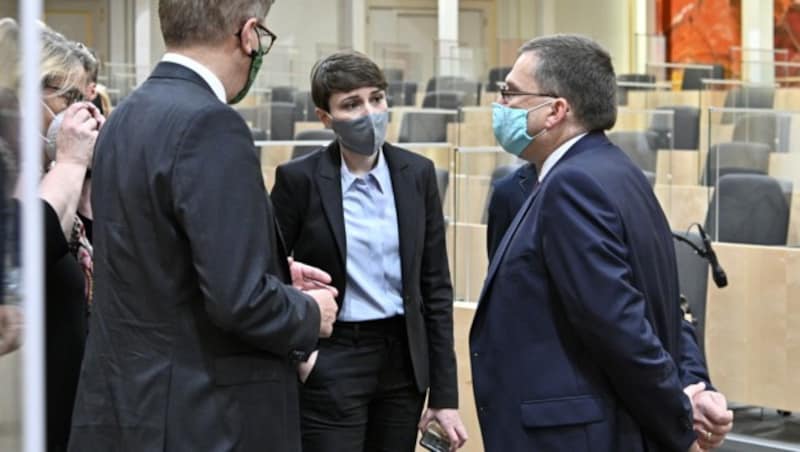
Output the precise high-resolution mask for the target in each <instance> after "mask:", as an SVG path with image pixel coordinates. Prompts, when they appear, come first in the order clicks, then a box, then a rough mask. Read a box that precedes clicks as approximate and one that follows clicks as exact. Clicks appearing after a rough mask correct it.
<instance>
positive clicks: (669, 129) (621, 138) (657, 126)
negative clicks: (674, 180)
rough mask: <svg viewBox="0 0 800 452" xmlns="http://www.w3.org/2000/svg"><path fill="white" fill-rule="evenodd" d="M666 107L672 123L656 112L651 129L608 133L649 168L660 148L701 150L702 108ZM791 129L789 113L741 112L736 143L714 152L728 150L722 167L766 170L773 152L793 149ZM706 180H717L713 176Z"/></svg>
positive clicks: (654, 162) (723, 146)
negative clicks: (670, 112)
mask: <svg viewBox="0 0 800 452" xmlns="http://www.w3.org/2000/svg"><path fill="white" fill-rule="evenodd" d="M663 110H671V111H673V116H672V119H673V122H672V123H668V122H669V121H668V120H669V119H670V118H669V116H668V115H654V116H653V119H652V121H651V124H650V127H648V129H647V130H643V131H614V132H610V133H609V134H608V137H609V139H610V140H611V141H612V142H614V143H615V144H617V146H619V147H621V148H622V149H623V150H624V151H625V152H626V153H627V154H628V155H629V156H630V157H631V159H632V160H633V161H634V162H636V163H637V165H639V166H640V167H641V168H642V169H644V170H646V171H655V164H656V153H657V151H658V150H659V149H678V150H696V149H698V145H699V141H700V111H699V109H697V108H695V107H664V108H663ZM790 128H791V116H789V115H779V114H774V113H763V114H760V113H751V114H746V115H740V116H739V117H738V118H737V119H736V122H735V124H734V126H733V136H732V142H730V143H720V144H717V145H714V146H712V148H711V152H712V153H714V154H720V155H723V153H724V155H725V156H726V157H725V159H726V160H730V163H728V162H725V163H724V164H723V165H721V166H724V167H732V168H744V169H746V168H751V169H753V170H754V171H756V172H763V173H766V168H767V163H768V159H769V153H770V152H789V149H790V142H789V137H790V133H791V129H790ZM709 158H711V154H709ZM714 158H716V155H714ZM711 161H712V162H716V161H717V160H711ZM750 162H753V163H752V164H751V163H750ZM707 166H708V165H707ZM706 180H712V181H713V179H706ZM712 184H713V182H712Z"/></svg>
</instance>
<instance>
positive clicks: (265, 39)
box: [236, 23, 278, 55]
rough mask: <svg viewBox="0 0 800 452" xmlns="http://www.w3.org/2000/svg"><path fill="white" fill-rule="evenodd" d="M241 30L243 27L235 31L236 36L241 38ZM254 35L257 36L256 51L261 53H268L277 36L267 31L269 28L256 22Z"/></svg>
mask: <svg viewBox="0 0 800 452" xmlns="http://www.w3.org/2000/svg"><path fill="white" fill-rule="evenodd" d="M242 31H244V29H242V30H239V31H238V32H236V36H237V37H239V38H241V37H242ZM256 36H258V51H259V52H260V53H261V55H266V54H268V53H269V51H270V50H271V49H272V46H273V45H275V41H276V40H277V39H278V36H277V35H276V34H275V33H273V32H271V31H269V28H267V27H265V26H263V25H261V24H258V23H257V24H256Z"/></svg>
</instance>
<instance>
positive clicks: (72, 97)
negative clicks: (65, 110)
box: [44, 84, 84, 106]
mask: <svg viewBox="0 0 800 452" xmlns="http://www.w3.org/2000/svg"><path fill="white" fill-rule="evenodd" d="M44 87H45V88H47V89H50V90H53V91H55V92H56V93H59V94H58V97H61V98H62V99H64V100H65V101H66V102H67V106H70V105H72V104H74V103H76V102H82V101H83V100H84V96H83V92H82V91H81V90H79V89H78V88H70V89H68V90H66V91H64V89H63V88H61V87H58V86H53V85H49V84H45V85H44Z"/></svg>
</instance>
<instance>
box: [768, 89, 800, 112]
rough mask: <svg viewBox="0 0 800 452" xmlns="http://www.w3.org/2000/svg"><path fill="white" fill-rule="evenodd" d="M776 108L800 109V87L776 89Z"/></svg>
mask: <svg viewBox="0 0 800 452" xmlns="http://www.w3.org/2000/svg"><path fill="white" fill-rule="evenodd" d="M774 107H775V109H776V110H786V111H792V110H794V111H797V110H800V88H778V89H776V90H775V102H774Z"/></svg>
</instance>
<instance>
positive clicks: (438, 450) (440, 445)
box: [419, 429, 450, 452]
mask: <svg viewBox="0 0 800 452" xmlns="http://www.w3.org/2000/svg"><path fill="white" fill-rule="evenodd" d="M419 445H420V446H422V447H424V448H425V449H427V450H430V451H433V452H449V451H450V441H448V440H447V438H442V437H441V436H439V435H437V434H436V433H434V432H432V431H431V430H430V429H429V430H425V432H424V433H423V434H422V438H421V439H420V440H419Z"/></svg>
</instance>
